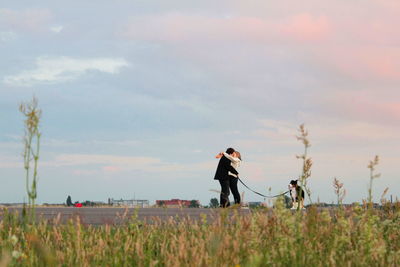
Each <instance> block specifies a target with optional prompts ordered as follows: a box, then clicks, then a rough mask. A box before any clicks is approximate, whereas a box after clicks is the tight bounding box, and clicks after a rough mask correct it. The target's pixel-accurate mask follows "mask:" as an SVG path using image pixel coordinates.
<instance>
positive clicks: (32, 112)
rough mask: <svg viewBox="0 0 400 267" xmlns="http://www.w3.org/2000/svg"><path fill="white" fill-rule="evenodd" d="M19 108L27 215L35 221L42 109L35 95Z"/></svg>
mask: <svg viewBox="0 0 400 267" xmlns="http://www.w3.org/2000/svg"><path fill="white" fill-rule="evenodd" d="M19 110H20V112H21V113H22V114H23V115H24V117H25V120H24V126H25V127H24V128H25V135H24V139H23V143H24V152H23V157H24V170H25V182H26V192H27V194H28V208H29V217H30V220H31V221H32V222H35V200H36V198H37V180H38V163H39V152H40V137H41V133H40V130H39V125H40V117H41V114H42V111H41V110H40V109H39V108H38V100H37V98H35V97H33V98H32V100H31V101H30V102H26V103H22V104H21V105H20V106H19Z"/></svg>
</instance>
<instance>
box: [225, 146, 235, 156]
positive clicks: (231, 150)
mask: <svg viewBox="0 0 400 267" xmlns="http://www.w3.org/2000/svg"><path fill="white" fill-rule="evenodd" d="M233 152H235V149H233V148H231V147H230V148H228V149H227V150H226V154H228V155H232V154H233Z"/></svg>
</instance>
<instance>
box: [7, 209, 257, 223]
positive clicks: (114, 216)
mask: <svg viewBox="0 0 400 267" xmlns="http://www.w3.org/2000/svg"><path fill="white" fill-rule="evenodd" d="M8 210H9V212H14V211H17V212H18V213H19V214H21V211H22V208H8ZM238 211H239V213H240V214H249V213H250V210H249V209H239V210H238ZM219 212H220V209H203V208H142V209H135V208H111V207H110V208H91V207H82V208H75V207H73V208H67V207H38V208H36V214H37V215H38V217H42V218H44V219H47V220H50V221H53V220H55V219H57V217H59V220H60V222H61V223H66V222H67V221H68V220H69V219H71V218H77V217H79V219H80V221H81V222H82V223H83V224H90V225H102V224H121V223H124V222H125V221H126V220H127V219H129V218H131V217H132V216H137V219H138V220H140V221H143V222H149V223H151V222H154V221H156V220H162V221H166V220H169V219H174V220H180V219H184V218H190V219H193V220H199V219H201V217H202V216H207V219H208V220H212V219H213V217H214V215H216V214H218V213H219ZM230 212H232V213H233V209H232V210H230ZM3 213H4V212H3V211H0V219H2V217H3Z"/></svg>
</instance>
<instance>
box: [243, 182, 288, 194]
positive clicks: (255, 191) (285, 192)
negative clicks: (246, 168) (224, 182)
mask: <svg viewBox="0 0 400 267" xmlns="http://www.w3.org/2000/svg"><path fill="white" fill-rule="evenodd" d="M238 179H239V181H240V182H241V183H242V185H244V186H245V187H246V188H247V189H249V190H250V191H251V192H253V193H255V194H257V195H260V196H262V197H267V198H275V197H279V196H283V195H285V194H287V193H289V190H288V191H286V192H284V193H282V194H278V195H275V196H266V195H264V194H261V193H259V192H257V191H254V190H253V189H251V188H250V187H248V186H247V185H246V184H245V183H244V182H243V181H242V180H241V179H240V178H239V177H238Z"/></svg>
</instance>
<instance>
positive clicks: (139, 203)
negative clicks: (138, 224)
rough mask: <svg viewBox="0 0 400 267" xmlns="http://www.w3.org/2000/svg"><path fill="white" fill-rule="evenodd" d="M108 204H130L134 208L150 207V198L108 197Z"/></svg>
mask: <svg viewBox="0 0 400 267" xmlns="http://www.w3.org/2000/svg"><path fill="white" fill-rule="evenodd" d="M108 205H112V206H128V207H134V208H148V207H149V206H150V204H149V201H148V200H144V199H122V198H121V199H113V198H109V199H108Z"/></svg>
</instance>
